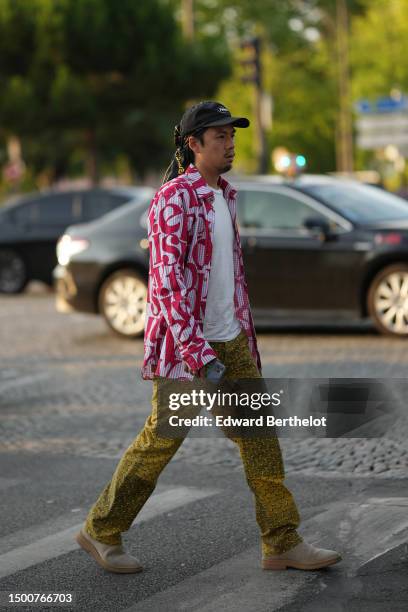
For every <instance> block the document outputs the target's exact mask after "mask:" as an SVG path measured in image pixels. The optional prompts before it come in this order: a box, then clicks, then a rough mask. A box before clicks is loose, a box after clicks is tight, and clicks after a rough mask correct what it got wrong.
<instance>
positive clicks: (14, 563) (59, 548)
mask: <svg viewBox="0 0 408 612" xmlns="http://www.w3.org/2000/svg"><path fill="white" fill-rule="evenodd" d="M157 491H158V492H157V493H154V494H153V495H152V496H151V497H150V499H149V500H148V501H147V502H146V504H145V506H144V508H143V510H142V512H140V514H139V515H138V516H137V518H136V520H135V521H134V523H133V524H138V523H140V522H145V521H148V520H151V519H153V518H155V517H157V516H159V515H161V514H164V513H165V512H169V511H170V510H173V509H175V508H180V507H181V506H185V505H186V504H190V503H192V502H195V501H198V500H200V499H204V498H206V497H209V496H211V495H216V494H217V493H219V491H218V490H215V489H198V488H195V487H184V486H177V487H172V488H170V489H168V488H166V490H162V491H161V492H159V491H160V488H159V487H158V488H157ZM85 515H86V513H85V514H84V516H83V518H85ZM66 516H67V515H64V517H66ZM74 516H75V520H76V521H77V519H78V514H75V515H74ZM82 524H83V521H82V522H81V523H77V522H76V523H75V525H71V526H69V527H65V528H63V529H62V530H58V531H57V532H56V531H55V530H53V529H52V526H51V525H50V529H49V532H50V533H49V535H43V537H42V538H41V539H39V540H35V541H30V543H29V544H25V543H24V541H23V542H21V543H20V545H19V546H16V547H15V548H13V549H11V550H8V552H6V553H4V554H2V555H1V556H0V578H4V577H5V576H10V575H11V574H14V573H16V572H19V571H21V570H24V569H27V568H29V567H31V566H33V565H36V564H37V563H43V562H44V561H48V560H50V559H54V558H56V557H59V556H60V555H64V554H66V553H69V552H71V551H73V550H75V549H77V548H78V544H77V542H76V541H75V539H74V538H75V534H76V533H77V532H78V531H79V529H80V528H81V526H82ZM57 528H58V527H57ZM24 531H25V532H26V533H25V535H26V537H28V538H29V530H24ZM27 532H28V533H27ZM9 538H10V536H6V538H5V540H6V541H7V540H9ZM15 538H18V533H17V534H15ZM29 539H30V540H31V538H29ZM25 541H27V540H25ZM6 543H7V542H6ZM0 550H4V548H3V547H2V540H0Z"/></svg>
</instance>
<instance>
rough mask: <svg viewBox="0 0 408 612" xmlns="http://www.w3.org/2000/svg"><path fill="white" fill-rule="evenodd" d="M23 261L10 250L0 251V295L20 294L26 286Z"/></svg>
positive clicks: (26, 279)
mask: <svg viewBox="0 0 408 612" xmlns="http://www.w3.org/2000/svg"><path fill="white" fill-rule="evenodd" d="M27 282H28V278H27V269H26V266H25V263H24V261H23V259H22V258H21V257H20V255H19V254H18V253H16V252H15V251H13V250H11V249H0V293H21V292H22V291H23V290H24V289H25V286H26V285H27Z"/></svg>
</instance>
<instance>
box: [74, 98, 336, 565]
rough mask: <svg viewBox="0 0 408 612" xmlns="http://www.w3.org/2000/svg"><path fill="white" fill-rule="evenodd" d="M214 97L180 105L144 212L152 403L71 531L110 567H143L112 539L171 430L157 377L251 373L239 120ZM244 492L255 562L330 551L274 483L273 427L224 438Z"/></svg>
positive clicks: (153, 477)
mask: <svg viewBox="0 0 408 612" xmlns="http://www.w3.org/2000/svg"><path fill="white" fill-rule="evenodd" d="M248 125H249V121H248V119H246V118H244V117H233V116H231V113H230V112H229V110H228V109H227V108H226V107H225V106H223V105H222V104H219V103H218V102H211V101H207V102H201V103H199V104H197V105H195V106H193V107H191V108H189V109H188V110H187V111H186V112H185V113H184V115H183V117H182V119H181V122H180V125H179V126H176V128H175V144H176V147H177V149H176V152H175V155H174V158H173V160H172V162H171V164H170V166H169V168H168V169H167V172H166V175H165V178H164V182H163V185H162V187H161V188H160V189H159V190H158V192H157V193H156V195H155V197H154V198H153V200H152V202H151V204H150V207H149V213H148V236H149V253H150V262H149V282H148V300H147V309H146V327H145V341H144V348H145V355H144V363H143V367H142V378H143V379H145V380H153V396H152V412H151V414H150V415H149V417H148V418H147V420H146V423H145V425H144V428H143V429H142V431H141V432H140V433H139V434H138V436H137V437H136V438H135V440H134V441H133V443H132V444H131V445H130V446H129V448H128V449H127V450H126V452H125V453H124V455H123V457H122V458H121V460H120V462H119V464H118V466H117V468H116V470H115V473H114V474H113V476H112V479H111V481H110V482H109V483H108V484H107V485H106V487H105V488H104V490H103V491H102V492H101V494H100V496H99V498H98V499H97V501H96V502H95V504H94V505H93V506H92V508H91V510H90V511H89V514H88V516H87V519H86V521H85V523H84V525H83V527H82V529H81V531H80V533H79V534H78V535H77V536H76V537H77V541H78V543H79V544H80V546H82V548H84V549H85V550H86V551H87V552H88V553H90V554H91V555H92V556H93V558H94V559H95V561H96V562H97V563H99V565H101V566H102V567H104V568H105V569H107V570H109V571H111V572H119V573H132V572H138V571H141V570H142V566H141V564H140V562H139V561H138V560H137V559H135V558H134V557H133V556H131V555H130V554H128V553H127V552H126V551H125V550H124V549H123V547H122V540H121V533H122V532H124V531H127V530H128V529H129V528H130V526H131V525H132V523H133V521H134V519H135V517H136V516H137V514H138V513H139V512H140V510H141V508H142V507H143V505H144V504H145V502H146V501H147V499H148V498H149V496H150V495H151V494H152V492H153V490H154V488H155V486H156V483H157V479H158V477H159V475H160V473H161V472H162V470H163V469H164V467H165V466H166V465H167V463H168V462H169V461H170V459H171V458H172V456H173V455H174V454H175V452H176V451H177V449H178V448H179V446H180V444H181V443H182V438H175V439H169V438H163V437H160V436H159V435H158V434H157V422H158V409H159V406H158V399H159V393H158V387H159V383H160V380H161V379H163V378H164V379H176V380H189V381H190V380H193V379H194V377H195V376H197V377H200V378H203V377H205V374H206V372H207V369H208V367H209V364H211V362H213V361H214V360H215V359H218V360H220V361H221V362H222V363H223V364H224V365H225V366H226V371H225V376H226V378H227V379H237V378H261V376H262V374H261V360H260V356H259V352H258V348H257V340H256V334H255V329H254V324H253V319H252V314H251V309H250V304H249V299H248V293H247V284H246V280H245V274H244V265H243V259H242V253H241V246H240V240H239V233H238V226H237V222H236V191H235V190H234V189H233V187H232V186H231V185H230V184H229V183H228V182H227V181H226V180H225V178H223V176H222V174H224V173H225V172H228V171H229V170H230V169H231V168H232V164H233V159H234V152H235V144H234V135H235V131H236V128H245V127H248ZM234 442H236V444H237V445H238V447H239V451H240V454H241V458H242V461H243V465H244V469H245V476H246V480H247V483H248V485H249V487H250V489H251V490H252V492H253V494H254V497H255V509H256V520H257V522H258V525H259V528H260V533H261V548H262V567H263V568H264V569H274V570H278V569H286V568H287V567H294V568H298V569H304V570H313V569H319V568H322V567H326V566H328V565H332V564H333V563H336V562H338V561H340V560H341V556H340V555H339V554H338V553H337V552H335V551H333V550H325V549H319V548H316V547H314V546H312V545H311V544H308V543H307V542H305V541H304V540H303V538H302V537H301V536H300V534H299V533H298V532H297V528H298V526H299V523H300V516H299V513H298V510H297V507H296V504H295V501H294V499H293V496H292V494H291V493H290V492H289V490H288V489H287V488H286V487H285V485H284V483H283V481H284V477H285V474H284V466H283V460H282V455H281V451H280V446H279V441H278V439H277V437H268V438H235V439H234Z"/></svg>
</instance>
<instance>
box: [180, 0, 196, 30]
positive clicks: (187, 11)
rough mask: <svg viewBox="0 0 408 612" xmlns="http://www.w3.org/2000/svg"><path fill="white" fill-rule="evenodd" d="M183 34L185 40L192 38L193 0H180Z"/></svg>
mask: <svg viewBox="0 0 408 612" xmlns="http://www.w3.org/2000/svg"><path fill="white" fill-rule="evenodd" d="M181 10H182V23H183V34H184V36H185V38H186V39H187V40H193V39H194V0H182V3H181Z"/></svg>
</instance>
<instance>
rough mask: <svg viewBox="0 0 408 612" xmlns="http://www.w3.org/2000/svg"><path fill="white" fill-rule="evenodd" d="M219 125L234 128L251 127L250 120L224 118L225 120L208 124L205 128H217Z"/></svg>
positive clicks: (244, 118)
mask: <svg viewBox="0 0 408 612" xmlns="http://www.w3.org/2000/svg"><path fill="white" fill-rule="evenodd" d="M219 125H233V126H234V127H240V128H246V127H248V126H249V119H247V118H246V117H224V118H223V119H218V120H217V121H211V122H210V123H206V125H205V127H217V126H219Z"/></svg>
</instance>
